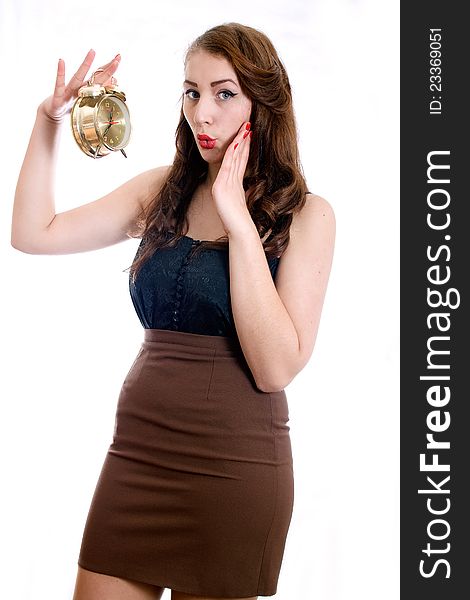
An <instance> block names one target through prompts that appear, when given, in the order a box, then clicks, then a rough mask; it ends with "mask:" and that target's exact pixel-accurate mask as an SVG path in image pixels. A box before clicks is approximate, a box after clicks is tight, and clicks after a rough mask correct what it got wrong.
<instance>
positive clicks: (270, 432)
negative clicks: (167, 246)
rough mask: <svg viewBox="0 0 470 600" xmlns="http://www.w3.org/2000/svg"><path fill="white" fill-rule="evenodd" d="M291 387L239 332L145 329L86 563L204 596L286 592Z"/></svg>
mask: <svg viewBox="0 0 470 600" xmlns="http://www.w3.org/2000/svg"><path fill="white" fill-rule="evenodd" d="M288 420H289V414H288V405H287V399H286V394H285V392H284V390H282V391H280V392H274V393H268V392H262V391H260V390H259V389H258V388H257V387H256V385H255V383H254V379H253V376H252V374H251V371H250V370H249V368H248V365H247V363H246V360H245V358H244V355H243V353H242V351H241V348H240V346H239V345H238V342H237V341H234V340H233V339H232V338H229V337H223V336H213V335H199V334H193V333H186V332H181V331H171V330H164V329H145V337H144V341H143V343H142V345H141V347H140V349H139V352H138V353H137V356H136V359H135V361H134V363H133V364H132V366H131V368H130V370H129V372H128V374H127V375H126V377H125V379H124V382H123V384H122V388H121V391H120V395H119V398H118V403H117V411H116V420H115V428H114V434H113V441H112V443H111V445H110V447H109V449H108V451H107V454H106V458H105V460H104V464H103V467H102V470H101V474H100V476H99V479H98V482H97V485H96V489H95V492H94V495H93V498H92V501H91V506H90V509H89V513H88V517H87V520H86V524H85V528H84V533H83V538H82V543H81V548H80V554H79V559H78V564H79V565H80V566H81V567H83V568H85V569H88V570H91V571H95V572H98V573H104V574H107V575H114V576H116V577H123V578H126V579H133V580H137V581H141V582H145V583H150V584H153V585H157V586H161V587H164V588H170V589H174V590H178V591H181V592H185V593H187V594H194V595H201V596H215V597H225V598H244V597H245V598H246V597H250V596H258V595H261V596H272V595H274V594H275V593H276V590H277V583H278V578H279V572H280V568H281V563H282V558H283V554H284V548H285V542H286V538H287V532H288V529H289V525H290V521H291V516H292V509H293V502H294V478H293V464H292V451H291V442H290V437H289V426H288V425H287V422H288Z"/></svg>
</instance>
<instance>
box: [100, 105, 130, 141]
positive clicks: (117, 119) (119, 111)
mask: <svg viewBox="0 0 470 600" xmlns="http://www.w3.org/2000/svg"><path fill="white" fill-rule="evenodd" d="M95 127H96V131H97V132H98V134H99V136H100V139H101V141H102V142H103V144H104V145H105V146H107V147H108V148H110V149H111V150H120V149H121V148H124V147H125V146H127V143H128V142H129V137H130V135H131V124H130V119H129V110H128V108H127V106H126V104H125V103H124V102H123V101H122V100H121V99H120V98H116V97H115V96H104V98H102V99H101V100H100V101H99V103H98V104H97V105H96V109H95Z"/></svg>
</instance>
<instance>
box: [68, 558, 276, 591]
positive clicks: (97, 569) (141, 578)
mask: <svg viewBox="0 0 470 600" xmlns="http://www.w3.org/2000/svg"><path fill="white" fill-rule="evenodd" d="M77 564H78V566H79V567H81V568H82V569H85V570H86V571H92V572H93V573H99V574H100V575H110V576H112V577H120V578H122V579H129V580H131V581H136V582H139V583H146V584H148V585H154V586H157V587H162V588H163V589H169V590H174V591H176V592H182V593H183V594H192V595H194V596H213V597H220V598H222V597H223V598H252V597H253V596H275V595H276V593H277V587H276V589H275V590H274V591H271V590H263V589H261V590H259V589H258V590H257V591H254V592H253V593H251V592H250V593H248V594H247V592H241V593H240V592H231V593H228V592H226V591H224V592H222V594H223V595H222V596H221V595H220V590H213V589H212V590H211V589H208V588H194V587H186V586H180V585H178V584H177V583H173V582H171V581H168V579H167V581H166V583H162V581H163V578H162V579H160V580H159V581H157V580H156V579H158V577H157V578H156V579H152V581H150V579H149V578H148V577H145V576H141V575H136V574H133V573H132V572H131V571H125V572H123V571H120V570H119V569H106V568H102V567H95V566H93V565H88V563H85V562H84V561H82V560H78V561H77ZM87 565H88V566H87Z"/></svg>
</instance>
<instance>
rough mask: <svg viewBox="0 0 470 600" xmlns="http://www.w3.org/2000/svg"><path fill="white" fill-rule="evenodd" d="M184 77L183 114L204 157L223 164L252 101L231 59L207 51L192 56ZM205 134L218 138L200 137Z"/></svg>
mask: <svg viewBox="0 0 470 600" xmlns="http://www.w3.org/2000/svg"><path fill="white" fill-rule="evenodd" d="M184 76H185V81H184V83H183V93H184V100H183V113H184V116H185V117H186V120H187V122H188V124H189V126H190V127H191V130H192V132H193V135H194V139H195V141H196V143H197V146H198V148H199V151H200V153H201V156H202V158H203V159H204V160H205V161H207V162H209V163H221V162H222V159H223V157H224V153H225V151H226V150H227V148H228V146H229V145H230V143H231V142H232V140H233V139H234V137H235V135H236V134H237V132H238V130H239V129H240V126H241V125H242V123H243V122H244V121H249V119H250V114H251V100H250V99H249V98H248V97H247V96H245V94H243V92H242V90H241V88H240V86H239V82H238V79H237V76H236V74H235V71H234V70H233V67H232V66H231V64H230V63H229V62H228V60H226V59H225V58H222V57H220V56H214V55H213V54H209V53H208V52H206V51H204V50H197V51H195V52H193V53H191V54H190V55H189V58H188V60H187V62H186V68H185V71H184ZM202 134H206V135H208V136H209V137H210V138H212V139H213V140H215V141H214V142H211V141H210V140H209V141H208V142H207V141H206V142H204V141H201V140H199V139H198V135H202Z"/></svg>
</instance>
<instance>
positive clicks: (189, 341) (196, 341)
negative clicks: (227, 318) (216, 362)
mask: <svg viewBox="0 0 470 600" xmlns="http://www.w3.org/2000/svg"><path fill="white" fill-rule="evenodd" d="M144 340H145V341H146V342H161V343H168V344H182V345H184V346H193V347H196V348H209V349H213V350H217V351H226V352H227V351H228V352H233V353H235V354H243V351H242V349H241V346H240V342H239V341H238V338H232V337H227V336H223V335H203V334H199V333H188V332H186V331H174V330H171V329H144Z"/></svg>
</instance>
